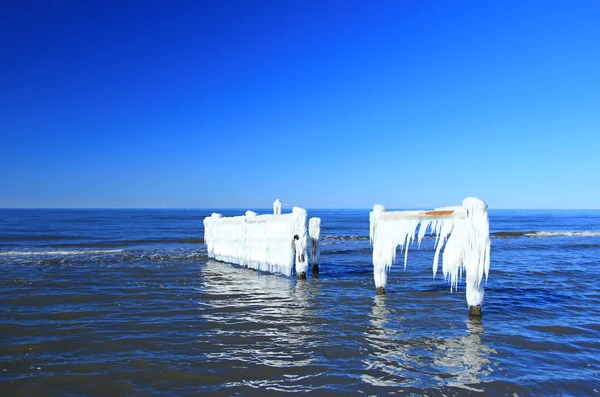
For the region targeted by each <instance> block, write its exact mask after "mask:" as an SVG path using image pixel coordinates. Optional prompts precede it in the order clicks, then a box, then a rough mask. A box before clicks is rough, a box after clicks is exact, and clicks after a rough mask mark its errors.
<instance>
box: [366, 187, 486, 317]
mask: <svg viewBox="0 0 600 397" xmlns="http://www.w3.org/2000/svg"><path fill="white" fill-rule="evenodd" d="M370 223H371V231H370V237H371V244H372V245H373V272H374V279H375V286H376V287H377V288H379V287H383V288H385V287H386V284H387V273H388V271H389V269H390V267H391V266H392V263H394V261H395V259H396V248H397V247H398V246H400V248H401V251H400V252H403V253H404V267H405V268H406V262H407V260H408V247H409V246H410V244H411V243H412V242H413V241H414V240H415V232H416V230H417V227H418V228H419V232H418V234H417V238H416V239H417V242H418V247H420V245H421V241H422V239H423V237H424V236H425V234H426V232H427V229H429V230H430V233H431V234H435V254H434V257H433V269H432V270H433V275H434V276H435V275H436V273H437V270H438V263H439V255H440V251H441V249H442V246H444V243H445V246H446V247H445V249H444V253H443V254H442V272H443V273H444V277H445V278H446V280H448V281H449V282H450V290H452V289H456V288H457V284H458V280H459V278H461V277H462V273H463V271H464V273H465V276H466V286H467V288H466V290H467V303H468V305H469V306H477V305H481V304H482V302H483V286H482V279H483V275H484V274H485V277H486V280H487V276H488V273H489V269H490V236H489V235H490V233H489V221H488V215H487V205H486V204H485V203H484V202H483V201H481V200H479V199H476V198H474V197H468V198H466V199H464V200H463V203H462V206H455V207H443V208H437V209H435V210H433V211H393V212H387V211H386V209H385V207H383V206H381V205H375V206H374V207H373V211H372V212H371V214H370Z"/></svg>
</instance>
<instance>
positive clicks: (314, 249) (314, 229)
mask: <svg viewBox="0 0 600 397" xmlns="http://www.w3.org/2000/svg"><path fill="white" fill-rule="evenodd" d="M308 235H309V236H310V263H311V264H312V265H313V267H314V266H315V265H318V264H319V239H320V237H321V218H310V219H309V220H308Z"/></svg>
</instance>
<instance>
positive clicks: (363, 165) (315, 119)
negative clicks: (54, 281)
mask: <svg viewBox="0 0 600 397" xmlns="http://www.w3.org/2000/svg"><path fill="white" fill-rule="evenodd" d="M599 18H600V2H598V1H550V0H544V1H504V0H503V1H479V0H478V1H402V0H397V1H389V2H388V1H364V2H362V1H361V2H357V1H350V0H344V1H327V0H321V1H310V0H309V1H299V0H298V1H292V0H290V1H281V0H274V1H258V0H257V1H249V0H243V1H189V2H186V1H179V0H175V1H142V0H138V1H79V0H73V1H66V0H65V1H59V0H40V1H37V2H36V1H30V0H12V1H11V0H9V1H6V0H5V1H2V2H0V136H1V141H0V207H184V208H188V207H194V208H199V207H236V208H256V207H269V206H270V205H271V203H272V202H273V200H274V199H275V198H280V199H281V200H282V201H283V202H284V203H286V204H292V205H299V206H303V207H308V208H315V207H320V208H370V207H371V206H372V205H373V204H374V203H381V204H384V205H386V206H388V207H391V208H401V207H402V208H412V207H433V206H440V205H454V204H459V203H460V202H461V201H462V199H463V198H464V197H466V196H477V197H479V198H481V199H483V200H485V201H487V202H488V204H489V205H490V207H492V208H600V176H599V175H598V174H599V173H600V159H599V157H600V23H599V22H598V21H599V20H600V19H599Z"/></svg>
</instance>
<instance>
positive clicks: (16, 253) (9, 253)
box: [0, 249, 125, 256]
mask: <svg viewBox="0 0 600 397" xmlns="http://www.w3.org/2000/svg"><path fill="white" fill-rule="evenodd" d="M124 251H125V250H124V249H116V250H81V251H5V252H0V256H34V255H35V256H49V255H59V256H69V255H90V254H91V255H98V254H116V253H119V252H124Z"/></svg>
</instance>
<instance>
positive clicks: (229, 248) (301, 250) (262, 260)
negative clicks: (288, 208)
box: [204, 207, 308, 276]
mask: <svg viewBox="0 0 600 397" xmlns="http://www.w3.org/2000/svg"><path fill="white" fill-rule="evenodd" d="M204 242H205V244H206V249H207V252H208V256H209V257H210V258H214V259H217V260H220V261H224V262H230V263H235V264H239V265H242V266H246V267H249V268H252V269H258V270H262V271H268V272H272V273H281V274H285V275H287V276H290V275H292V273H293V270H294V258H295V259H296V272H297V273H298V274H300V272H306V268H307V266H308V265H307V260H306V242H307V236H306V210H304V209H302V208H298V207H294V208H293V210H292V213H291V214H277V215H275V214H267V215H258V214H256V213H254V212H252V211H247V212H246V214H245V215H242V216H232V217H223V216H222V215H221V214H212V216H210V217H207V218H205V219H204Z"/></svg>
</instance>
